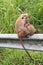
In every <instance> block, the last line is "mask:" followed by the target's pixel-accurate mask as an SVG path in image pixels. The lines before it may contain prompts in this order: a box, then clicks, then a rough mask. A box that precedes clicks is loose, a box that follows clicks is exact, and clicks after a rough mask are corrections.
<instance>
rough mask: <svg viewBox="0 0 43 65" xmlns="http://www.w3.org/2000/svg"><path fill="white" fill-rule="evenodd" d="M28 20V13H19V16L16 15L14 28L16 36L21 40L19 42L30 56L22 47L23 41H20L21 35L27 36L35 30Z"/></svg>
mask: <svg viewBox="0 0 43 65" xmlns="http://www.w3.org/2000/svg"><path fill="white" fill-rule="evenodd" d="M28 21H29V17H28V14H27V13H25V14H21V15H20V17H18V19H17V20H16V22H15V30H16V32H17V34H18V37H19V39H20V41H21V44H22V46H23V48H24V50H25V51H26V53H27V54H28V55H29V57H30V58H31V56H30V54H29V53H28V51H27V50H26V48H25V47H24V45H23V41H22V38H23V37H29V36H30V35H32V34H34V33H35V32H36V29H35V27H34V26H33V25H32V24H30V23H29V22H28ZM31 60H33V59H32V58H31Z"/></svg>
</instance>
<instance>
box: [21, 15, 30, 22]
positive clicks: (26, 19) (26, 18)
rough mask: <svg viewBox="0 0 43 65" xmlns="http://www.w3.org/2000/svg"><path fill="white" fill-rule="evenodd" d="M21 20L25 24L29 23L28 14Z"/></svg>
mask: <svg viewBox="0 0 43 65" xmlns="http://www.w3.org/2000/svg"><path fill="white" fill-rule="evenodd" d="M21 18H22V20H23V21H25V23H28V21H29V17H28V14H22V15H21Z"/></svg>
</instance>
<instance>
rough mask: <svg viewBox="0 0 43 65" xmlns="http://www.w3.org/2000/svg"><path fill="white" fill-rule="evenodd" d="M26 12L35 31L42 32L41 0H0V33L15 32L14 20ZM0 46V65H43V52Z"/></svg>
mask: <svg viewBox="0 0 43 65" xmlns="http://www.w3.org/2000/svg"><path fill="white" fill-rule="evenodd" d="M22 12H24V13H28V15H29V18H30V23H32V24H33V25H34V26H35V28H36V31H37V33H43V0H0V33H4V34H5V33H16V31H15V22H16V19H17V18H18V17H19V16H20V14H21V13H22ZM29 53H30V54H31V56H32V58H33V59H34V61H35V62H34V63H33V62H32V61H31V60H30V58H28V56H27V54H26V53H25V51H24V50H17V49H8V48H7V49H6V48H4V49H3V48H0V65H35V63H38V64H39V65H43V52H40V51H29Z"/></svg>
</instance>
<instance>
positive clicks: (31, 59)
mask: <svg viewBox="0 0 43 65" xmlns="http://www.w3.org/2000/svg"><path fill="white" fill-rule="evenodd" d="M20 42H21V45H22V47H23V48H24V50H25V52H26V53H27V55H28V56H29V57H30V59H31V60H32V61H34V59H33V58H32V57H31V55H30V54H29V52H28V51H27V50H26V48H25V47H24V44H23V41H22V38H20Z"/></svg>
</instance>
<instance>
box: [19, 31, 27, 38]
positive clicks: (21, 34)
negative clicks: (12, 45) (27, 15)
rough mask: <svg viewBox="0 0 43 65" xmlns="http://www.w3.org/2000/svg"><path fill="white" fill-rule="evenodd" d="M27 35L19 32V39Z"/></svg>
mask: <svg viewBox="0 0 43 65" xmlns="http://www.w3.org/2000/svg"><path fill="white" fill-rule="evenodd" d="M25 35H26V33H25V32H24V31H20V32H18V37H21V38H22V37H25Z"/></svg>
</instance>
